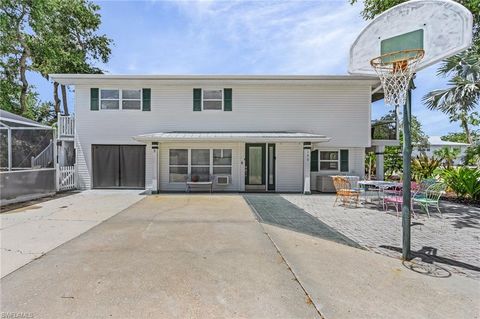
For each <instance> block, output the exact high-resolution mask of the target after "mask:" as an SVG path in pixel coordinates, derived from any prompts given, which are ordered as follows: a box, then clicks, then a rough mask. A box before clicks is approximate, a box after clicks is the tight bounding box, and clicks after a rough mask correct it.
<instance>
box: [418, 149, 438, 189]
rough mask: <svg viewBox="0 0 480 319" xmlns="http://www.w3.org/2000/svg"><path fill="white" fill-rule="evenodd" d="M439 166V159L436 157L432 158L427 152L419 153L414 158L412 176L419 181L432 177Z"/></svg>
mask: <svg viewBox="0 0 480 319" xmlns="http://www.w3.org/2000/svg"><path fill="white" fill-rule="evenodd" d="M439 166H440V160H439V159H437V158H435V157H431V158H430V157H428V156H427V155H425V154H421V155H418V156H417V157H415V158H414V159H413V160H412V178H413V179H414V180H415V181H417V182H420V181H422V180H424V179H428V178H432V177H434V172H435V170H436V169H437V168H438V167H439Z"/></svg>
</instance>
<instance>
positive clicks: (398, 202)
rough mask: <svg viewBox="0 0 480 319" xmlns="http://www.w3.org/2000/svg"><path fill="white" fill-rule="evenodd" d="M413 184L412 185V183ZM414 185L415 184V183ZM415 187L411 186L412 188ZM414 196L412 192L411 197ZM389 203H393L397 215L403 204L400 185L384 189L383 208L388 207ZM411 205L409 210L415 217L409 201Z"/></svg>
mask: <svg viewBox="0 0 480 319" xmlns="http://www.w3.org/2000/svg"><path fill="white" fill-rule="evenodd" d="M412 186H414V185H412ZM415 186H416V185H415ZM415 188H416V187H412V189H413V190H414V189H415ZM413 197H414V194H412V198H413ZM390 205H393V206H394V207H395V210H396V211H397V217H399V213H400V211H401V210H402V206H403V192H402V189H401V188H400V187H395V188H392V189H388V190H385V191H384V196H383V209H384V210H385V211H387V209H388V207H389V206H390ZM410 206H411V211H412V214H413V216H414V217H416V214H415V212H414V211H413V204H412V202H410Z"/></svg>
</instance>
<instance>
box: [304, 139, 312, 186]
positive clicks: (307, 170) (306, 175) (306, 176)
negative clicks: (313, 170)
mask: <svg viewBox="0 0 480 319" xmlns="http://www.w3.org/2000/svg"><path fill="white" fill-rule="evenodd" d="M311 152H312V143H311V142H304V143H303V194H305V195H310V194H311V193H312V192H311V191H310V160H311Z"/></svg>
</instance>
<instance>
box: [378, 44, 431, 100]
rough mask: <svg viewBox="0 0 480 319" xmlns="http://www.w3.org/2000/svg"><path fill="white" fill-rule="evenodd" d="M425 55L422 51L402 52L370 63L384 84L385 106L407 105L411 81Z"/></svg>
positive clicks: (392, 53) (385, 55) (386, 55)
mask: <svg viewBox="0 0 480 319" xmlns="http://www.w3.org/2000/svg"><path fill="white" fill-rule="evenodd" d="M424 55H425V51H424V50H422V49H415V50H401V51H396V52H391V53H387V54H383V55H381V56H379V57H376V58H374V59H372V60H371V61H370V64H371V65H372V67H373V68H374V69H375V72H377V74H378V76H379V78H380V81H381V82H382V86H383V92H384V99H385V104H387V105H390V106H393V107H399V106H403V105H404V104H405V100H406V96H407V90H408V87H409V85H410V80H411V79H412V76H413V74H414V73H415V71H416V70H417V66H418V64H419V62H420V61H421V60H422V58H423V56H424Z"/></svg>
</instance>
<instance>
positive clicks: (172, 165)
mask: <svg viewBox="0 0 480 319" xmlns="http://www.w3.org/2000/svg"><path fill="white" fill-rule="evenodd" d="M172 150H181V151H183V150H185V151H187V165H184V164H181V165H179V164H172V163H171V162H170V152H171V151H172ZM189 164H190V149H188V148H169V149H168V183H170V184H179V183H181V184H183V183H185V182H186V181H187V180H188V175H190V165H189ZM171 167H186V168H187V178H186V180H185V181H184V182H176V181H171V180H170V168H171Z"/></svg>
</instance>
